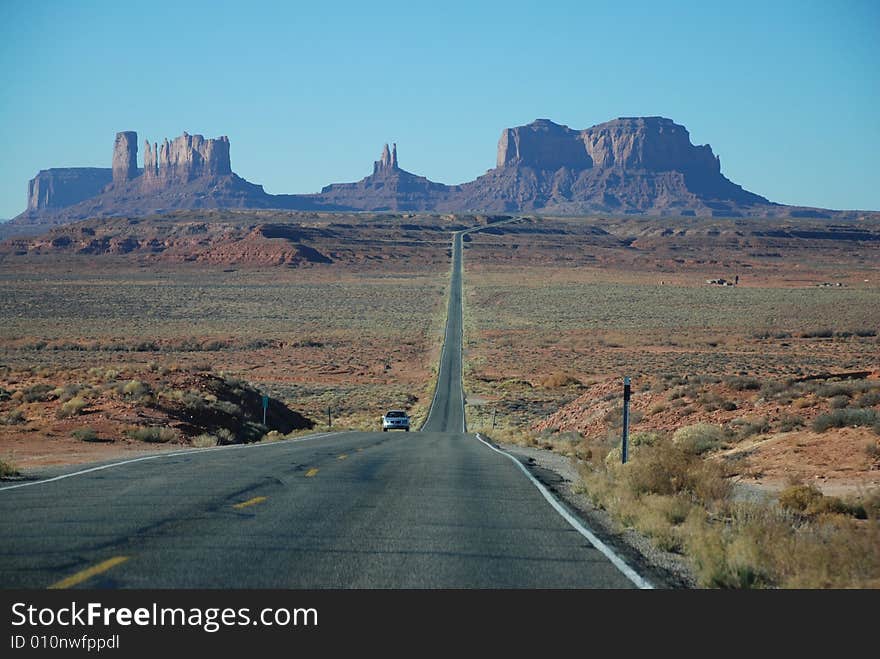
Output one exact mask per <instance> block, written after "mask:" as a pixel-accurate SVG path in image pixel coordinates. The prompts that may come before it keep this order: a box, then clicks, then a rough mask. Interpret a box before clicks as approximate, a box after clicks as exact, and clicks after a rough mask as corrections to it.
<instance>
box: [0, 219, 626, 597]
mask: <svg viewBox="0 0 880 659" xmlns="http://www.w3.org/2000/svg"><path fill="white" fill-rule="evenodd" d="M461 258H462V257H461V236H460V235H456V237H455V239H454V241H453V267H452V276H451V281H450V295H449V316H448V319H447V330H446V343H445V347H444V350H443V353H442V358H441V364H440V368H439V373H438V382H437V387H436V393H435V397H434V400H433V403H432V407H431V410H430V414H429V417H428V420H427V421H426V423H425V426H424V428H423V432H420V433H381V432H377V433H353V432H352V433H331V434H323V435H316V436H313V437H308V438H304V439H298V440H291V441H283V442H275V443H267V444H259V445H250V446H233V447H221V448H217V449H201V450H193V451H182V452H179V453H177V454H165V455H161V456H157V457H155V458H151V459H147V460H138V461H131V462H128V463H125V464H118V465H115V466H110V467H107V468H102V469H98V470H91V471H84V473H73V474H72V475H69V476H67V477H64V478H59V479H56V480H52V481H45V482H33V483H25V484H19V485H18V486H15V485H13V486H8V485H6V486H3V487H0V537H2V542H0V587H4V588H11V587H26V588H47V587H58V588H72V587H113V588H201V587H207V588H361V587H372V588H410V587H413V588H450V587H453V588H462V587H463V588H470V587H475V588H496V587H530V588H583V587H614V588H618V587H621V588H622V587H632V586H633V585H634V583H633V580H632V579H631V578H629V577H627V576H625V575H624V573H623V572H621V570H620V569H618V567H615V565H614V564H613V563H612V562H611V561H610V560H609V559H608V558H607V557H606V555H605V554H603V553H602V552H600V551H599V550H598V549H597V548H596V547H595V546H594V545H593V544H592V543H591V542H590V541H589V540H588V539H587V537H585V535H584V534H583V533H582V532H579V531H578V530H577V529H576V528H575V527H574V526H572V524H571V523H570V522H569V521H566V519H564V518H563V517H562V516H561V515H560V514H558V511H557V510H555V509H554V508H553V507H552V506H551V504H550V503H549V502H548V500H547V498H545V496H544V495H543V494H542V493H541V492H540V491H539V490H538V489H537V488H536V486H535V484H534V483H533V482H532V481H530V480H529V478H528V477H527V476H526V475H525V474H524V473H523V472H522V470H521V469H520V468H519V466H518V465H517V464H515V463H514V462H513V461H512V460H510V459H509V458H508V457H507V456H505V455H502V454H500V453H498V452H496V451H494V450H492V449H491V448H490V447H488V446H487V445H485V444H483V443H482V442H481V441H479V440H478V439H477V438H476V437H475V436H474V435H468V434H465V432H464V431H465V420H464V404H463V395H462V385H461V322H462V320H461ZM636 581H638V580H637V579H636Z"/></svg>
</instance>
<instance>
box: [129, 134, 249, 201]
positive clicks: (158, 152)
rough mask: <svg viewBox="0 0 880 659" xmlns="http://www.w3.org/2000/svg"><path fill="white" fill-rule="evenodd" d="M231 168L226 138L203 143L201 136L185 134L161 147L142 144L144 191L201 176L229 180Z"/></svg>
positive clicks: (186, 181) (164, 142) (146, 143)
mask: <svg viewBox="0 0 880 659" xmlns="http://www.w3.org/2000/svg"><path fill="white" fill-rule="evenodd" d="M231 174H232V164H231V162H230V158H229V138H228V137H226V136H223V137H218V138H216V139H205V137H204V136H202V135H190V134H189V133H186V132H184V133H183V135H181V136H180V137H176V138H174V139H173V140H172V141H170V142H169V141H168V138H165V139H164V140H163V141H162V145H161V146H159V145H158V144H156V143H154V144H153V146H152V148H151V147H150V143H149V142H144V180H143V186H144V187H145V188H148V189H149V188H152V189H155V188H156V187H166V186H169V185H175V184H180V183H189V182H190V181H193V180H195V179H197V178H200V177H203V176H229V175H231Z"/></svg>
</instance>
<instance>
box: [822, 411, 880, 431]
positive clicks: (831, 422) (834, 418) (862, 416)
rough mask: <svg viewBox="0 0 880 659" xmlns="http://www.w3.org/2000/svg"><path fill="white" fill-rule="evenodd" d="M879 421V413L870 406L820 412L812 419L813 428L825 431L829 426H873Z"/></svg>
mask: <svg viewBox="0 0 880 659" xmlns="http://www.w3.org/2000/svg"><path fill="white" fill-rule="evenodd" d="M878 422H880V415H878V414H877V412H876V411H875V410H872V409H870V408H855V407H847V408H845V409H842V410H832V411H831V412H826V413H825V414H820V415H819V416H817V417H816V418H815V419H813V430H814V431H816V432H825V431H826V430H828V429H829V428H853V427H856V426H873V425H875V424H877V423H878Z"/></svg>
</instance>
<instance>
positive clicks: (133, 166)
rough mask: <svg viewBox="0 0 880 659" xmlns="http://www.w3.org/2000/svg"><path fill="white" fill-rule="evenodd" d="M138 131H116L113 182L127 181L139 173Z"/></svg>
mask: <svg viewBox="0 0 880 659" xmlns="http://www.w3.org/2000/svg"><path fill="white" fill-rule="evenodd" d="M137 151H138V147H137V133H135V132H134V131H130V130H129V131H125V132H122V133H116V142H115V143H114V144H113V182H114V183H125V182H126V181H130V180H131V179H133V178H136V177H137V176H138V174H139V172H138V166H137Z"/></svg>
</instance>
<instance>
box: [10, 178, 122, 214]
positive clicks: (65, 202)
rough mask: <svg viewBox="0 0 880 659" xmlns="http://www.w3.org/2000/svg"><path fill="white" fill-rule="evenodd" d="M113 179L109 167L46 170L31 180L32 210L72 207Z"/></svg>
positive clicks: (29, 188)
mask: <svg viewBox="0 0 880 659" xmlns="http://www.w3.org/2000/svg"><path fill="white" fill-rule="evenodd" d="M112 180H113V173H112V170H111V169H109V168H106V167H61V168H54V169H43V170H41V171H40V172H39V173H38V174H37V175H36V176H35V177H34V178H32V179H31V180H30V181H29V182H28V204H27V207H28V211H34V212H38V211H49V210H52V209H59V208H66V207H67V206H72V205H73V204H76V203H78V202H80V201H83V200H84V199H89V198H90V197H94V196H95V195H97V194H99V193H100V192H101V190H103V189H104V187H106V186H107V184H108V183H110V182H111V181H112ZM26 212H27V211H26Z"/></svg>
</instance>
